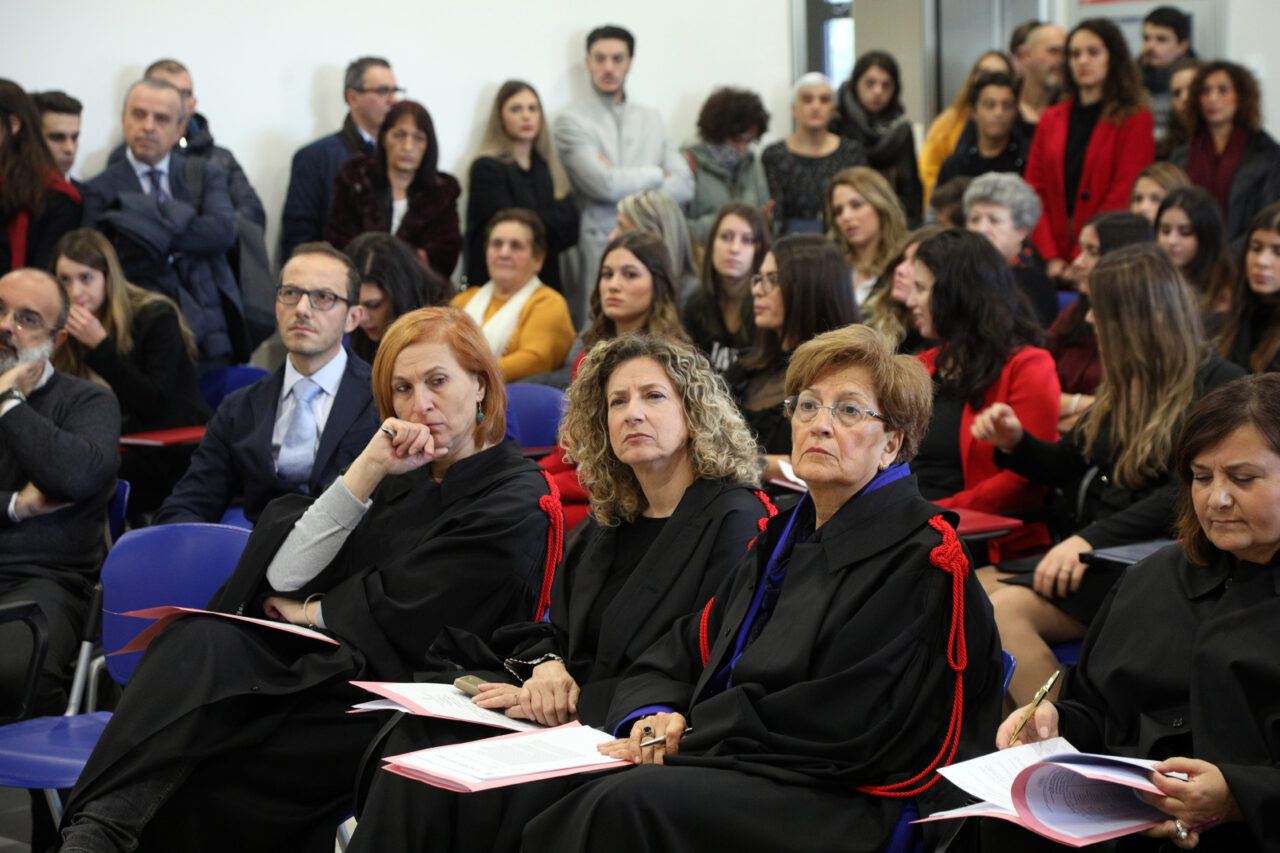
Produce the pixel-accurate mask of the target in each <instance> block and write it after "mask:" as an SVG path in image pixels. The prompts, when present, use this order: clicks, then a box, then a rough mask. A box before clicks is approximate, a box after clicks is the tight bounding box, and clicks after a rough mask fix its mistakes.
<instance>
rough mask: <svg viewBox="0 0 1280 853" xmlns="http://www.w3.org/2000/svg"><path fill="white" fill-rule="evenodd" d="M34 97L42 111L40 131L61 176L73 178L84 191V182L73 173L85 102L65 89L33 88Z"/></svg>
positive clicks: (74, 184) (78, 187)
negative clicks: (83, 103)
mask: <svg viewBox="0 0 1280 853" xmlns="http://www.w3.org/2000/svg"><path fill="white" fill-rule="evenodd" d="M31 100H32V101H34V102H35V105H36V109H38V110H39V111H40V135H41V136H43V137H44V144H45V145H46V146H47V147H48V149H49V153H50V154H52V155H53V161H54V162H55V163H57V165H58V171H59V172H61V173H62V177H64V178H66V179H67V180H68V181H71V183H72V185H73V186H75V188H76V189H77V190H80V193H81V195H83V194H84V184H82V183H80V182H79V181H77V180H75V179H73V178H72V177H71V176H70V172H71V167H72V166H74V165H75V162H76V152H77V151H79V150H80V112H81V110H82V109H83V105H82V104H81V103H80V102H79V101H77V100H76V99H75V98H73V97H71V96H70V95H68V94H67V93H66V92H59V91H50V92H34V93H33V94H32V95H31Z"/></svg>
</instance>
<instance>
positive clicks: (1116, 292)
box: [971, 243, 1244, 706]
mask: <svg viewBox="0 0 1280 853" xmlns="http://www.w3.org/2000/svg"><path fill="white" fill-rule="evenodd" d="M1089 296H1090V299H1091V300H1092V312H1091V313H1092V315H1093V323H1094V328H1095V329H1096V331H1097V335H1098V349H1099V351H1100V353H1101V355H1102V383H1101V384H1100V385H1099V386H1098V393H1097V399H1096V400H1095V401H1094V403H1093V405H1092V406H1090V407H1089V408H1088V410H1086V411H1085V413H1084V415H1083V416H1082V417H1081V418H1080V420H1079V421H1078V422H1077V423H1076V425H1075V426H1074V427H1072V429H1071V430H1070V431H1069V432H1068V433H1067V434H1066V435H1064V436H1063V437H1062V438H1061V439H1060V440H1059V441H1058V442H1057V443H1052V442H1049V441H1045V440H1044V439H1041V438H1036V437H1035V436H1033V435H1031V434H1030V433H1028V432H1027V431H1026V430H1025V429H1023V426H1022V424H1021V422H1020V421H1019V419H1018V417H1017V415H1015V414H1014V413H1013V410H1012V409H1010V408H1009V406H1007V405H1005V404H1003V403H997V404H995V405H993V406H990V407H988V408H987V409H985V410H984V411H983V412H982V413H981V414H980V415H979V416H978V417H977V418H976V419H975V420H974V422H973V426H972V428H971V430H972V434H973V437H974V439H976V440H978V441H983V442H990V443H991V444H993V445H995V461H996V464H998V465H1000V466H1001V467H1004V468H1007V469H1008V470H1010V471H1014V472H1017V473H1020V474H1022V475H1023V476H1026V477H1029V478H1032V479H1035V480H1039V481H1040V482H1043V483H1045V484H1047V485H1049V486H1053V487H1057V488H1058V489H1059V490H1060V492H1059V495H1060V500H1059V502H1058V505H1057V506H1053V505H1052V504H1051V506H1050V516H1051V517H1053V518H1062V519H1066V520H1067V523H1066V530H1065V531H1064V533H1069V534H1070V535H1067V536H1066V538H1064V539H1063V540H1062V541H1061V542H1059V543H1058V544H1057V545H1055V546H1054V547H1053V548H1051V549H1050V550H1049V551H1048V553H1046V554H1044V555H1043V556H1034V557H1027V558H1025V559H1021V560H1011V561H1006V562H1003V563H1000V564H999V565H997V566H994V567H988V568H985V569H982V570H980V572H979V575H980V576H981V577H982V578H983V585H984V587H985V588H986V589H987V592H988V593H989V594H990V595H991V603H992V606H993V607H994V608H995V614H996V623H997V624H998V625H999V627H1000V637H1001V640H1002V643H1003V645H1004V648H1005V649H1007V650H1008V651H1010V652H1011V653H1012V654H1013V655H1014V656H1015V657H1017V659H1018V668H1017V670H1016V671H1015V672H1014V676H1013V682H1012V683H1011V684H1010V685H1009V696H1010V698H1011V700H1012V701H1013V702H1014V705H1015V706H1016V705H1022V704H1024V703H1026V702H1028V701H1030V699H1031V696H1032V695H1033V694H1034V693H1035V691H1036V689H1037V688H1039V687H1040V685H1042V684H1043V683H1044V682H1045V681H1046V680H1047V679H1048V678H1049V675H1050V674H1051V673H1052V672H1053V671H1054V669H1056V668H1057V666H1058V664H1057V661H1056V660H1055V658H1054V656H1053V652H1052V651H1051V650H1050V648H1049V644H1050V643H1062V642H1067V641H1069V640H1078V639H1080V638H1081V637H1083V636H1084V633H1085V630H1086V629H1087V628H1088V626H1089V624H1090V623H1091V622H1092V621H1093V618H1094V616H1095V614H1096V613H1097V612H1098V608H1099V607H1100V606H1101V604H1102V602H1103V599H1104V598H1105V597H1106V594H1107V592H1108V591H1109V590H1110V589H1111V587H1112V585H1113V584H1114V583H1115V581H1116V579H1117V578H1118V576H1119V573H1118V571H1116V570H1112V569H1109V568H1108V567H1106V566H1105V565H1098V566H1088V565H1087V564H1085V563H1084V562H1083V561H1082V560H1081V559H1080V555H1081V554H1083V553H1084V552H1086V551H1091V550H1094V549H1097V548H1107V547H1112V546H1115V545H1123V544H1128V543H1134V542H1145V541H1148V540H1151V539H1160V538H1162V537H1167V536H1169V535H1170V534H1171V532H1172V531H1171V529H1170V527H1169V525H1170V522H1171V521H1172V519H1173V516H1174V513H1173V502H1174V488H1173V472H1172V469H1171V463H1172V460H1173V452H1174V441H1175V439H1176V437H1177V434H1178V428H1179V425H1180V424H1181V422H1182V418H1183V416H1184V415H1185V413H1186V411H1187V410H1188V409H1189V408H1190V407H1191V405H1192V404H1193V403H1194V402H1195V401H1196V400H1197V399H1199V398H1200V397H1201V396H1202V395H1203V394H1205V393H1206V392H1208V391H1209V390H1211V389H1213V388H1216V387H1217V386H1219V385H1222V384H1224V383H1226V382H1229V381H1231V380H1232V379H1235V378H1237V377H1239V376H1241V375H1243V373H1244V371H1242V370H1241V369H1240V368H1239V367H1237V366H1236V365H1233V364H1229V363H1227V362H1225V361H1223V360H1222V359H1220V358H1218V357H1217V356H1216V355H1214V354H1213V353H1212V351H1211V349H1210V347H1209V345H1208V343H1207V342H1206V340H1205V337H1204V333H1203V332H1202V330H1201V323H1200V315H1199V312H1198V311H1197V310H1196V304H1195V298H1194V296H1193V294H1192V292H1191V289H1190V288H1189V287H1187V285H1186V283H1185V282H1184V281H1183V279H1182V276H1181V275H1179V274H1178V271H1177V269H1176V268H1175V267H1174V265H1173V263H1172V262H1171V261H1170V260H1169V258H1168V256H1167V255H1165V253H1164V252H1163V251H1161V250H1160V248H1159V247H1158V246H1156V245H1154V244H1152V243H1139V244H1136V245H1132V246H1126V247H1124V248H1122V249H1117V250H1116V251H1115V252H1112V253H1111V254H1108V255H1106V256H1105V257H1103V258H1102V259H1101V260H1099V261H1098V264H1097V266H1095V267H1094V268H1093V270H1092V271H1091V272H1090V274H1089ZM1053 695H1056V691H1055V693H1054V694H1053Z"/></svg>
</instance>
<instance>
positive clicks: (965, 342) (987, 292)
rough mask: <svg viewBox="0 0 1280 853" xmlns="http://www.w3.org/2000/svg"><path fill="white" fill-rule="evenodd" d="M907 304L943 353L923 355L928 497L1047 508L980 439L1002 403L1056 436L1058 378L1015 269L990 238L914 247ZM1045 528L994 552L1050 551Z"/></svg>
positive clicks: (988, 507) (922, 475)
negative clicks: (979, 425) (929, 388)
mask: <svg viewBox="0 0 1280 853" xmlns="http://www.w3.org/2000/svg"><path fill="white" fill-rule="evenodd" d="M914 266H915V287H914V290H913V291H912V294H911V296H910V298H909V299H908V301H907V306H908V307H909V308H910V309H911V312H912V314H913V315H914V318H915V322H916V327H917V328H918V329H919V330H920V334H921V335H922V336H924V337H925V338H926V339H928V340H929V341H930V342H936V346H934V347H933V348H932V349H927V350H925V351H924V352H922V353H920V355H919V358H920V360H921V361H922V362H923V363H924V366H925V367H926V368H928V370H929V373H930V375H931V376H932V377H933V398H934V399H933V416H932V418H931V419H930V421H929V430H928V432H926V433H925V437H924V441H923V442H922V443H921V445H920V452H919V454H917V456H916V461H915V464H914V465H913V470H914V471H915V473H916V476H917V477H918V478H919V480H920V493H921V494H922V495H924V496H925V497H926V498H928V499H929V500H932V501H935V502H937V503H938V504H939V505H940V506H945V507H963V508H969V509H976V510H981V511H982V512H992V513H1002V512H1009V511H1012V510H1017V509H1025V508H1027V507H1032V506H1037V505H1039V503H1040V501H1041V499H1042V498H1043V497H1044V488H1043V487H1042V486H1039V485H1037V484H1035V483H1032V482H1030V481H1029V480H1027V479H1026V478H1025V477H1023V476H1020V475H1019V474H1015V473H1013V472H1012V471H1002V470H1000V469H999V468H998V467H997V465H996V464H995V460H994V454H993V452H992V450H991V448H990V447H988V446H985V445H983V444H981V443H978V442H974V441H973V440H972V437H971V436H970V434H969V429H970V426H971V425H972V424H973V421H974V418H976V417H977V415H978V412H980V411H982V410H983V409H984V408H985V407H987V406H990V405H992V404H994V403H997V402H999V403H1004V404H1007V405H1008V406H1010V407H1011V408H1013V409H1014V410H1015V411H1017V412H1018V413H1019V417H1020V418H1022V419H1023V421H1024V422H1025V423H1027V424H1029V427H1028V428H1029V429H1030V430H1031V431H1032V432H1033V434H1035V435H1037V436H1039V437H1040V438H1043V439H1045V440H1048V441H1052V440H1053V439H1054V438H1056V437H1057V434H1058V433H1057V425H1058V398H1059V393H1060V392H1059V388H1058V376H1057V373H1056V372H1055V370H1054V366H1053V357H1052V356H1050V355H1049V353H1047V352H1046V351H1045V350H1043V349H1041V345H1042V343H1043V341H1044V334H1043V332H1041V331H1040V327H1039V325H1038V324H1037V323H1036V319H1035V317H1034V316H1033V315H1032V313H1031V309H1030V306H1029V305H1028V303H1027V302H1026V300H1025V299H1024V298H1023V296H1022V293H1021V291H1019V290H1018V286H1017V284H1015V283H1014V280H1013V273H1012V272H1011V271H1010V269H1009V264H1008V262H1007V261H1006V260H1005V259H1004V258H1003V257H1002V256H1001V254H1000V252H999V251H998V250H997V249H996V247H995V245H994V244H992V242H991V241H990V240H988V239H987V238H986V237H983V236H982V235H981V234H978V233H976V232H973V231H962V230H960V229H956V228H952V229H948V230H946V231H943V232H942V233H941V234H938V235H937V236H935V237H932V238H930V239H928V240H925V241H924V242H923V243H921V244H920V245H919V247H918V248H917V249H916V254H915V265H914ZM1047 543H1048V539H1047V537H1046V536H1045V532H1044V530H1043V529H1042V528H1039V527H1038V526H1034V525H1032V526H1028V527H1027V528H1026V529H1024V530H1021V531H1018V532H1017V533H1014V534H1013V535H1011V536H1007V537H1005V538H1003V539H999V540H995V541H994V542H993V543H992V544H991V546H990V547H991V550H992V551H993V552H994V553H997V554H999V553H1005V554H1009V553H1017V552H1019V551H1022V550H1026V549H1027V548H1029V547H1034V546H1037V545H1045V544H1047Z"/></svg>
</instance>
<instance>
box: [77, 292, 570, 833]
mask: <svg viewBox="0 0 1280 853" xmlns="http://www.w3.org/2000/svg"><path fill="white" fill-rule="evenodd" d="M501 376H502V374H501V371H500V370H499V368H498V366H497V362H496V361H495V360H494V358H493V357H492V355H491V354H490V352H489V348H488V345H487V344H486V343H485V341H484V338H483V336H482V334H481V332H480V330H479V328H478V327H476V325H475V323H474V322H473V321H471V320H470V319H469V318H468V317H467V316H466V315H465V314H463V313H462V312H461V311H458V310H456V309H452V308H423V309H419V310H417V311H413V312H410V313H409V314H406V315H405V316H403V317H401V318H400V319H399V320H398V321H397V322H396V323H395V324H394V325H393V326H392V327H391V328H390V329H389V330H388V332H387V335H386V337H385V338H384V339H383V343H382V346H381V347H380V349H379V352H378V358H377V360H376V361H375V363H374V368H373V385H374V399H375V400H376V401H377V403H378V408H379V411H380V412H381V413H382V414H383V416H384V418H385V419H384V421H383V425H382V428H380V430H379V432H378V433H377V434H376V435H375V436H374V438H373V439H372V440H371V441H370V443H369V445H368V447H366V448H365V450H364V451H363V452H362V453H361V455H360V456H359V457H358V458H357V459H356V461H355V462H353V463H352V465H351V467H350V468H349V469H348V470H347V472H346V473H345V474H344V475H343V476H342V477H341V478H339V479H338V480H336V481H335V482H334V484H333V485H332V486H331V487H330V488H329V489H328V490H326V492H325V493H324V494H323V495H322V496H321V497H320V498H317V499H316V500H315V501H314V502H312V501H310V500H309V499H306V498H302V497H301V496H286V497H284V498H281V499H279V500H278V501H275V502H273V503H272V505H271V506H270V507H269V508H268V510H267V512H266V513H265V514H264V515H263V518H262V519H261V520H260V522H259V524H258V525H257V527H256V528H255V530H254V533H253V537H252V538H251V539H250V541H249V544H248V546H247V547H246V549H245V553H244V556H243V557H242V559H241V561H240V565H239V566H238V567H237V569H236V572H235V574H233V575H232V577H231V579H230V580H229V581H228V582H227V583H226V584H225V585H224V586H223V588H222V589H221V590H220V591H219V592H218V594H217V595H215V596H214V599H213V601H212V602H211V603H210V609H212V610H220V611H223V612H228V613H235V614H244V615H248V616H256V617H263V616H266V617H268V618H274V619H279V620H282V621H288V622H291V623H293V624H295V625H305V626H308V627H319V628H320V629H322V630H324V631H326V632H327V633H328V634H330V635H331V636H332V637H333V638H335V639H337V640H339V641H340V644H339V645H337V646H329V645H324V644H320V643H319V642H318V641H316V640H311V639H302V638H299V637H297V636H295V635H292V634H285V633H280V632H276V631H273V630H270V629H267V628H260V627H257V626H250V625H246V624H245V623H242V622H234V621H231V620H226V619H220V618H215V617H209V616H193V617H188V618H186V619H183V620H180V621H178V622H177V623H175V624H174V625H172V626H170V627H169V628H167V629H166V630H165V631H164V632H162V633H161V634H160V635H159V636H158V637H157V638H156V639H155V641H154V642H153V643H152V645H151V647H150V648H149V650H148V653H147V654H146V655H144V656H143V659H142V661H141V663H140V664H139V666H138V669H137V671H136V672H135V674H134V676H133V678H132V680H131V681H130V683H129V687H128V689H127V690H126V691H125V693H124V696H123V698H122V700H121V703H120V706H119V708H118V710H117V712H116V714H115V716H114V717H113V718H112V720H111V722H110V723H109V724H108V726H107V729H106V731H105V732H104V733H103V736H102V739H101V740H100V741H99V743H98V746H97V748H96V749H95V750H94V753H93V755H92V756H91V757H90V759H89V763H88V765H87V766H86V768H85V770H84V773H83V774H82V775H81V777H80V780H79V782H78V784H77V786H76V788H75V790H74V791H73V792H72V795H71V798H70V801H69V802H68V807H67V813H66V817H65V818H64V821H63V840H64V846H63V848H62V849H63V850H66V851H89V850H92V851H104V850H132V849H135V847H134V845H135V844H136V845H138V846H137V848H136V849H139V850H155V851H173V850H183V851H204V850H209V851H214V850H231V849H235V850H251V851H257V850H261V851H281V850H291V851H321V850H325V851H329V850H332V849H333V833H334V831H335V829H336V828H337V825H338V823H339V822H340V821H341V820H342V819H343V818H344V817H345V816H346V815H347V814H348V813H349V811H350V809H351V787H352V780H353V779H354V777H355V772H356V769H357V766H358V763H359V759H360V756H361V754H362V753H363V751H364V749H365V746H366V744H367V743H368V741H369V739H370V738H371V737H372V735H373V732H374V729H376V721H375V720H373V719H370V718H368V717H367V716H365V715H354V716H353V715H349V714H347V713H345V712H346V711H347V709H348V708H350V706H351V704H352V702H353V701H359V696H360V691H358V690H357V689H355V688H353V687H351V686H350V684H349V683H348V682H350V681H352V680H355V679H365V680H389V681H396V680H405V679H407V678H408V677H409V675H410V674H411V673H412V672H413V670H415V669H417V668H419V666H420V665H421V664H420V661H421V659H422V657H423V655H424V653H425V652H426V650H427V648H428V647H429V646H430V644H431V642H432V641H433V640H434V639H435V637H436V635H437V633H438V632H439V631H440V629H441V628H443V627H445V626H446V625H452V626H457V627H459V628H463V629H466V630H468V631H472V632H475V633H479V634H481V635H487V634H488V633H489V632H491V631H493V630H494V629H495V628H497V627H498V626H500V625H504V624H507V623H510V622H512V621H515V620H516V619H519V618H529V616H530V615H532V614H534V613H535V602H540V603H541V604H543V605H545V600H544V599H543V598H542V595H541V592H540V590H541V587H543V586H545V585H547V584H546V582H547V580H548V579H549V573H550V569H551V568H553V567H554V565H555V562H556V560H557V558H558V554H557V553H556V552H557V551H558V548H559V535H560V530H561V528H560V527H559V516H558V508H559V504H558V501H557V500H556V499H555V493H554V489H553V488H552V487H551V486H550V483H549V481H547V480H545V479H544V477H543V475H542V473H541V472H540V471H539V470H538V469H537V467H536V466H535V465H534V464H533V463H531V462H529V461H526V460H524V459H523V458H522V457H521V455H520V451H519V449H518V447H517V446H516V445H515V443H513V442H507V443H499V442H500V441H501V437H502V435H503V432H504V430H505V423H504V420H505V419H504V417H503V413H504V411H505V406H506V399H505V398H506V394H505V391H504V388H503V385H502V380H501ZM549 491H550V495H549V494H548V492H549ZM548 515H550V516H551V517H552V521H551V525H550V529H549V526H548ZM282 543H283V544H282ZM547 592H548V594H549V589H548V590H547Z"/></svg>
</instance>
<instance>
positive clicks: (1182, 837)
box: [1173, 820, 1191, 841]
mask: <svg viewBox="0 0 1280 853" xmlns="http://www.w3.org/2000/svg"><path fill="white" fill-rule="evenodd" d="M1173 825H1174V827H1176V828H1177V830H1178V840H1179V841H1186V840H1187V839H1188V838H1189V837H1190V836H1191V833H1190V832H1188V831H1187V828H1186V827H1185V826H1183V825H1182V821H1180V820H1175V821H1174V822H1173Z"/></svg>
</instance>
